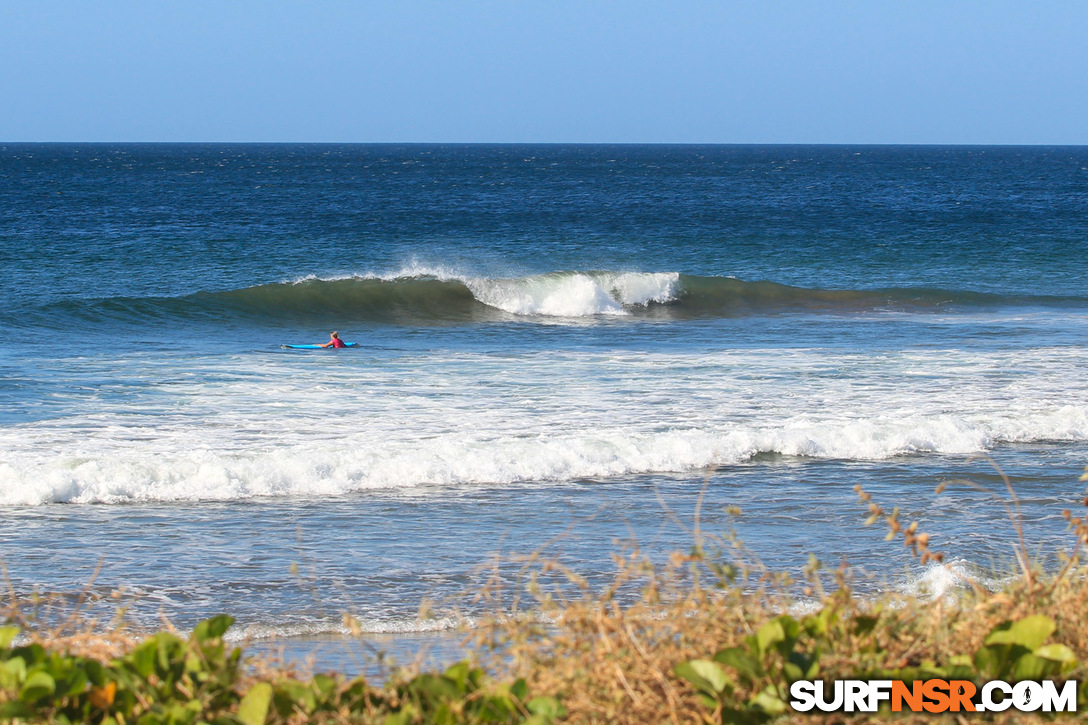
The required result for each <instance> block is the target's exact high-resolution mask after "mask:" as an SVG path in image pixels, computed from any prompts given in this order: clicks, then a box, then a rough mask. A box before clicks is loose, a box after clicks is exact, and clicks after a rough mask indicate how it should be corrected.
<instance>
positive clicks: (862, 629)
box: [854, 616, 877, 637]
mask: <svg viewBox="0 0 1088 725" xmlns="http://www.w3.org/2000/svg"><path fill="white" fill-rule="evenodd" d="M876 623H877V618H876V617H866V616H860V617H856V618H855V619H854V634H856V635H858V636H859V637H863V636H865V635H867V634H869V633H870V632H872V631H873V629H874V628H875V627H876Z"/></svg>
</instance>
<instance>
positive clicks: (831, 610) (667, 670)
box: [0, 476, 1088, 725]
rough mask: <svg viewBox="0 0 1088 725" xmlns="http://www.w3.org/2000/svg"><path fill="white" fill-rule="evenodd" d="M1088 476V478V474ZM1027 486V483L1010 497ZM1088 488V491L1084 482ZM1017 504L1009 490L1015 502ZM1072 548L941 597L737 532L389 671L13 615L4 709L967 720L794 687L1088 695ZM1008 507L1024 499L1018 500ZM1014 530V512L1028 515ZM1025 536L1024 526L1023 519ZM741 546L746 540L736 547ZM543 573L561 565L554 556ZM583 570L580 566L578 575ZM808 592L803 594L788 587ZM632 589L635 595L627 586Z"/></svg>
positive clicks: (1081, 588) (362, 716)
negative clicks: (128, 637) (858, 578)
mask: <svg viewBox="0 0 1088 725" xmlns="http://www.w3.org/2000/svg"><path fill="white" fill-rule="evenodd" d="M1086 478H1088V476H1086ZM859 495H860V497H861V500H862V503H863V504H865V505H867V506H868V507H869V511H870V519H869V522H868V523H870V524H874V523H877V522H879V521H884V522H885V523H886V525H887V527H888V532H889V538H890V539H895V538H901V539H902V541H903V543H904V544H905V545H906V546H907V547H908V548H909V549H910V550H911V551H912V552H913V553H914V554H915V555H916V556H917V557H918V558H919V559H922V560H923V561H940V560H941V555H940V554H939V553H936V552H933V551H931V550H930V549H929V541H930V537H929V536H927V535H926V534H924V533H920V532H919V531H918V527H917V525H916V524H913V523H909V524H908V523H902V522H900V518H899V513H898V511H893V512H891V513H890V514H889V513H886V512H885V511H884V510H883V509H881V508H880V507H879V506H877V505H876V504H874V503H873V502H872V501H871V500H870V498H869V496H868V494H866V493H865V492H864V491H860V490H859ZM1013 503H1014V504H1015V500H1014V501H1013ZM1085 505H1086V506H1088V499H1085ZM1010 512H1012V513H1013V514H1014V513H1015V507H1014V506H1013V507H1012V508H1010ZM1064 516H1065V519H1066V520H1067V521H1068V523H1069V526H1070V529H1071V532H1072V535H1073V539H1074V542H1073V546H1072V549H1071V551H1070V552H1069V553H1068V554H1067V555H1066V560H1065V562H1064V565H1063V566H1062V567H1061V568H1060V571H1057V572H1056V573H1051V574H1046V573H1044V572H1042V571H1039V570H1037V569H1032V568H1030V567H1029V566H1028V560H1027V558H1026V555H1025V556H1019V557H1018V558H1019V560H1020V564H1021V566H1022V569H1021V571H1020V573H1019V574H1018V575H1017V576H1015V577H1013V578H1011V580H1010V581H1009V583H1008V584H1007V585H1006V586H1005V588H1004V589H1002V590H1001V591H996V592H995V591H989V590H986V589H985V588H983V587H981V586H978V585H975V586H973V587H972V588H971V589H970V590H968V591H966V592H963V593H960V594H958V595H957V596H955V597H951V596H948V597H944V598H941V599H936V600H929V599H922V598H918V597H912V596H896V595H891V594H889V595H885V596H884V597H882V598H880V599H878V600H876V601H874V600H873V599H871V598H867V597H863V596H860V595H858V594H857V593H856V592H855V591H854V590H853V589H852V588H851V586H850V582H849V581H848V578H847V576H846V573H845V571H844V570H839V571H838V572H833V573H830V574H831V575H832V576H834V578H835V586H833V587H831V588H830V589H829V590H827V591H825V590H824V588H823V584H822V582H823V581H824V579H825V578H826V577H827V576H828V574H829V573H827V572H822V571H821V569H820V566H819V563H818V562H815V561H813V562H811V564H810V566H809V567H808V568H807V569H806V571H805V579H804V580H802V581H800V582H795V581H791V580H789V579H788V578H787V577H784V576H781V575H772V574H771V573H769V572H766V571H763V570H760V569H759V568H758V567H753V566H751V565H750V564H749V565H746V564H744V563H742V562H744V561H746V560H749V559H747V558H746V557H745V556H743V555H740V554H738V552H741V553H743V548H742V547H741V546H740V544H739V542H737V541H736V540H735V539H732V538H730V537H725V538H724V539H722V540H721V541H719V542H717V549H716V550H715V551H714V552H712V553H707V551H706V550H705V549H704V541H703V540H702V538H701V537H699V536H698V534H697V535H696V539H697V541H696V546H695V548H694V549H693V550H692V551H691V552H689V553H687V554H679V553H678V554H675V555H674V556H672V557H671V558H670V560H669V561H667V562H665V563H663V564H654V563H652V562H651V561H650V560H649V559H648V558H646V557H644V556H641V555H640V554H639V552H637V551H635V552H631V553H629V554H628V555H626V556H617V558H616V561H617V572H618V573H617V577H616V579H615V581H614V582H613V584H612V585H611V586H610V587H609V588H608V589H606V590H605V591H603V592H590V591H588V589H586V588H583V594H584V596H582V597H581V598H579V599H577V600H573V601H572V600H569V599H568V600H565V601H557V599H556V598H554V597H549V596H546V593H544V592H542V591H540V590H538V589H536V588H535V585H531V586H530V590H531V591H533V593H534V594H536V596H537V598H538V601H539V609H540V613H541V614H543V615H545V616H543V617H535V616H534V617H530V618H526V617H523V616H504V615H495V616H493V617H491V618H489V619H488V620H487V621H486V622H485V623H484V624H483V625H482V626H480V627H478V628H477V629H475V630H474V632H473V637H474V641H475V652H476V656H475V658H474V659H473V661H471V662H469V661H465V662H460V663H458V664H455V665H454V666H452V667H450V668H449V669H447V670H446V671H445V672H443V673H399V674H394V675H393V676H392V677H391V678H390V679H389V680H388V681H387V682H386V683H384V684H383V685H382V686H375V685H373V684H371V683H368V682H367V681H365V680H364V679H354V680H347V679H345V678H342V677H337V676H329V675H324V674H318V675H314V676H312V677H305V678H301V677H297V676H294V675H292V674H290V673H286V672H283V671H276V670H268V669H261V667H260V666H259V663H258V664H257V665H254V664H253V663H250V664H247V663H246V662H245V661H244V660H243V658H242V652H241V651H240V650H238V649H235V648H230V647H228V646H227V645H226V644H224V642H223V639H222V637H223V634H224V633H225V632H226V630H227V628H228V627H229V626H230V625H231V623H232V620H231V619H230V618H229V617H226V616H221V617H216V618H213V619H211V620H208V621H206V622H203V623H201V624H200V625H199V626H197V627H196V629H195V630H194V631H193V632H192V634H191V635H190V636H189V637H188V638H182V637H179V636H177V635H175V634H172V633H168V632H163V633H159V634H155V635H154V636H152V637H150V638H147V639H145V640H143V641H141V642H133V643H131V644H130V645H128V646H127V647H125V648H124V651H123V652H121V653H117V654H110V655H103V654H98V655H92V654H87V653H79V652H77V651H76V650H77V649H78V648H76V647H73V646H72V642H71V641H67V640H52V641H51V640H49V639H43V638H42V637H41V636H39V635H36V634H35V633H34V632H33V631H26V635H27V636H28V637H29V639H30V642H29V643H26V644H18V645H15V646H13V643H15V641H16V639H17V635H18V634H19V628H18V627H5V628H0V719H2V720H4V721H12V722H57V723H75V722H93V723H111V724H112V723H117V724H118V725H123V724H129V723H146V724H152V723H164V724H165V723H176V724H178V725H181V724H184V723H232V724H239V723H241V724H243V725H258V724H260V723H309V722H315V723H382V724H385V725H394V724H398V725H399V724H405V725H407V724H408V723H450V724H452V723H535V724H540V725H543V724H544V723H551V722H577V723H632V724H636V723H638V724H642V723H659V722H677V723H681V722H684V723H686V722H693V723H762V722H768V721H782V722H787V721H796V722H805V723H814V722H822V721H829V722H841V721H843V720H850V721H853V722H872V721H881V722H884V721H894V722H900V723H901V722H925V723H933V722H964V715H963V714H962V713H944V714H940V715H935V714H930V713H919V714H913V713H902V714H898V713H891V712H887V711H882V712H881V713H879V714H878V715H876V716H874V715H852V716H848V715H845V714H843V713H836V714H830V715H824V714H815V715H801V714H799V713H793V712H792V711H791V710H790V708H789V705H788V702H789V699H790V697H789V685H790V683H791V682H793V681H796V680H800V679H805V680H808V679H823V680H834V679H885V680H902V681H911V680H926V679H930V678H940V679H948V680H952V679H955V680H969V681H972V682H974V683H983V682H986V681H988V680H991V679H1003V680H1009V681H1018V680H1023V679H1033V680H1036V679H1051V678H1053V679H1058V680H1066V679H1075V680H1077V681H1079V682H1080V687H1079V691H1078V708H1079V709H1081V710H1084V711H1088V617H1086V616H1085V612H1088V567H1086V566H1085V565H1084V564H1083V563H1082V561H1081V559H1080V558H1079V556H1080V554H1081V553H1082V552H1083V548H1084V546H1085V544H1088V520H1086V518H1085V517H1075V516H1073V515H1072V514H1071V513H1070V512H1065V513H1064ZM1013 520H1014V524H1015V522H1016V517H1015V515H1013ZM1018 533H1019V530H1018ZM1018 538H1019V540H1020V541H1021V546H1022V541H1023V537H1022V536H1020V537H1018ZM730 552H732V553H730ZM542 567H543V569H544V571H546V572H551V573H554V572H556V571H559V569H558V567H556V565H554V564H543V565H542ZM572 581H574V582H575V583H578V580H577V578H576V577H574V576H573V575H572ZM583 585H584V583H583ZM798 587H804V588H805V591H806V594H808V595H809V596H808V599H809V601H810V602H815V603H816V604H815V605H813V606H810V607H809V608H808V610H807V611H798V606H797V602H796V599H795V597H794V596H793V595H792V594H791V592H796V591H798ZM632 588H638V589H640V590H641V595H640V596H637V597H634V598H631V597H628V596H627V595H626V594H625V595H624V596H621V595H620V593H621V592H630V591H631V590H632ZM968 715H969V717H970V719H971V720H972V721H978V722H1044V721H1049V720H1054V719H1062V720H1064V721H1070V720H1073V719H1084V718H1085V717H1086V715H1084V714H1081V713H1078V714H1077V715H1068V714H1058V715H1053V714H1047V713H1032V714H1021V713H1017V712H1016V711H1015V710H1012V711H1007V712H1005V713H969V714H968Z"/></svg>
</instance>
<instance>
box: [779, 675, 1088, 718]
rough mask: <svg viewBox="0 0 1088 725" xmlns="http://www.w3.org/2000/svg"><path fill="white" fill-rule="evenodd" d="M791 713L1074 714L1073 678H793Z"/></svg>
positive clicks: (1074, 691)
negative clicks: (980, 682)
mask: <svg viewBox="0 0 1088 725" xmlns="http://www.w3.org/2000/svg"><path fill="white" fill-rule="evenodd" d="M790 697H791V698H792V699H791V700H790V706H791V707H792V708H793V709H794V710H795V711H796V712H812V711H813V710H818V711H821V712H877V711H878V710H879V709H880V706H881V704H883V703H888V705H889V706H890V709H891V711H892V712H902V711H904V710H906V711H910V712H933V713H938V712H1003V711H1005V710H1008V709H1009V708H1010V707H1011V708H1013V709H1015V710H1019V711H1020V712H1037V711H1042V712H1076V711H1077V682H1076V681H1075V680H1067V681H1061V682H1057V681H1054V680H1041V681H1034V680H1026V681H1023V682H1015V683H1010V682H1005V681H1003V680H991V681H989V682H987V683H985V684H983V685H982V686H981V687H977V686H976V685H975V684H974V683H973V682H970V681H968V680H938V679H932V680H912V681H910V682H900V681H897V680H834V681H833V682H831V683H830V684H827V683H824V682H823V681H822V680H798V681H796V682H794V683H793V684H792V685H790Z"/></svg>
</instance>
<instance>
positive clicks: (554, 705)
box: [525, 696, 567, 720]
mask: <svg viewBox="0 0 1088 725" xmlns="http://www.w3.org/2000/svg"><path fill="white" fill-rule="evenodd" d="M525 709H526V710H528V711H529V713H530V714H531V715H536V716H539V717H542V718H546V719H547V720H554V719H555V718H557V717H566V715H567V708H565V707H563V703H561V702H559V700H557V699H555V698H554V697H544V696H540V697H534V698H533V699H532V700H529V702H527V703H526V704H525Z"/></svg>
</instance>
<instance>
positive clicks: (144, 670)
mask: <svg viewBox="0 0 1088 725" xmlns="http://www.w3.org/2000/svg"><path fill="white" fill-rule="evenodd" d="M158 654H159V643H158V641H157V640H154V639H149V640H147V641H146V642H144V643H143V644H141V645H139V646H137V647H136V649H134V650H132V653H131V654H130V655H129V661H130V662H131V663H132V668H133V669H134V670H136V673H137V674H138V675H140V677H142V678H144V679H145V680H146V679H147V678H148V677H150V676H151V673H152V672H154V671H155V659H156V658H157V657H158Z"/></svg>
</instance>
